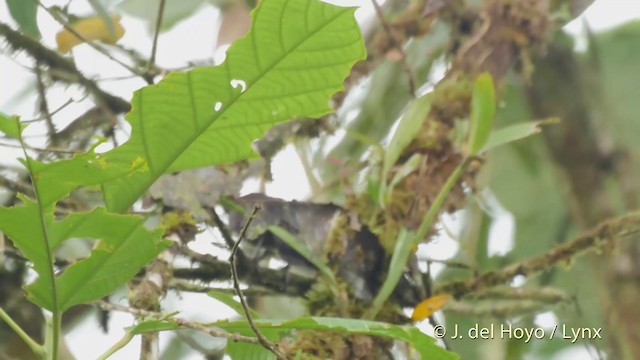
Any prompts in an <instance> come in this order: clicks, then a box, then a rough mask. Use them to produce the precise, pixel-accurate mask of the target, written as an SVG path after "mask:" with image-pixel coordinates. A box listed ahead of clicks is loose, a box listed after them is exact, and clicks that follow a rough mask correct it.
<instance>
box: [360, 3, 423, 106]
mask: <svg viewBox="0 0 640 360" xmlns="http://www.w3.org/2000/svg"><path fill="white" fill-rule="evenodd" d="M371 3H372V4H373V8H374V9H375V11H376V15H377V16H378V19H379V20H380V24H381V25H382V28H383V29H384V31H385V32H386V33H387V36H389V41H390V42H391V46H392V47H394V48H395V49H396V50H397V51H398V52H400V56H401V57H402V58H401V59H400V62H401V63H402V67H403V69H404V71H405V73H406V74H407V77H408V78H409V92H411V95H412V96H415V95H416V81H415V80H414V75H413V71H412V70H411V67H410V66H409V63H408V62H407V54H405V52H404V49H402V44H400V41H399V40H398V39H397V38H396V36H395V35H394V33H393V29H391V26H390V25H389V23H388V22H387V21H386V20H385V18H384V13H383V12H382V8H381V7H380V5H379V4H378V2H377V1H376V0H371Z"/></svg>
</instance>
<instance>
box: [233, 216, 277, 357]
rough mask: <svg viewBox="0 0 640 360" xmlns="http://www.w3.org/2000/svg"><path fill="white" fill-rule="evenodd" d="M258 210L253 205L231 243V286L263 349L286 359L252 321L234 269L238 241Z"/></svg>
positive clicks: (236, 270)
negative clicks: (235, 239) (233, 242)
mask: <svg viewBox="0 0 640 360" xmlns="http://www.w3.org/2000/svg"><path fill="white" fill-rule="evenodd" d="M258 210H260V206H259V205H255V206H254V207H253V212H251V215H250V216H249V219H247V222H246V223H245V224H244V227H243V228H242V230H241V231H240V236H239V238H238V241H237V242H236V243H235V244H233V248H232V249H231V256H230V257H229V263H230V265H231V277H232V278H233V287H234V288H235V289H236V293H237V294H238V297H239V298H240V304H242V309H243V310H244V315H245V317H246V318H247V322H248V323H249V326H250V327H251V330H253V332H254V333H255V334H256V337H257V338H258V342H259V343H260V345H262V346H263V347H264V348H265V349H267V350H269V351H271V352H272V353H273V354H274V355H275V356H276V358H278V359H280V360H286V359H287V357H286V356H284V354H282V353H281V352H280V350H278V347H277V346H276V344H274V343H272V342H271V341H269V340H268V339H267V338H266V337H265V336H264V335H262V333H261V332H260V330H259V329H258V327H257V326H256V324H255V323H254V322H253V318H252V316H251V310H250V309H249V305H248V304H247V300H246V299H245V298H244V295H242V290H241V289H240V281H239V280H238V269H236V253H237V252H238V248H239V247H240V242H241V241H242V239H243V238H244V236H245V234H246V232H247V229H248V228H249V225H251V221H253V218H254V217H255V216H256V213H257V212H258Z"/></svg>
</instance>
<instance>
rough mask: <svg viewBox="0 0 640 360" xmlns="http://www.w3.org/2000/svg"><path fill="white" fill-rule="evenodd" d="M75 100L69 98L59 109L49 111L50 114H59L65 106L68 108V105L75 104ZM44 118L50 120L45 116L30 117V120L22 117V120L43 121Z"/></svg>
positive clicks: (26, 121) (27, 121)
mask: <svg viewBox="0 0 640 360" xmlns="http://www.w3.org/2000/svg"><path fill="white" fill-rule="evenodd" d="M73 102H74V101H73V99H68V100H67V101H66V102H65V103H64V104H62V105H60V106H59V107H58V108H57V109H55V110H53V111H51V112H50V113H49V116H53V115H55V114H57V113H58V112H60V111H61V110H63V109H64V108H66V107H67V106H69V105H71V104H73ZM42 120H47V121H48V119H47V118H46V117H45V116H40V117H37V118H35V119H28V120H23V119H20V122H22V123H25V124H28V123H34V122H39V121H42ZM47 126H48V124H47Z"/></svg>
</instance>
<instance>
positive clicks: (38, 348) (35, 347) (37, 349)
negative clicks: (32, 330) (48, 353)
mask: <svg viewBox="0 0 640 360" xmlns="http://www.w3.org/2000/svg"><path fill="white" fill-rule="evenodd" d="M0 320H4V322H5V323H7V325H9V327H10V328H11V329H12V330H13V331H14V332H15V333H16V334H17V335H18V337H20V339H22V341H24V342H25V344H27V346H29V348H30V349H31V351H33V352H34V353H35V354H36V355H39V356H40V357H43V358H44V355H45V351H44V349H43V347H42V345H40V344H38V343H37V342H36V341H35V340H33V339H32V338H31V336H29V334H27V332H26V331H24V330H23V329H22V328H21V327H20V325H18V324H17V323H16V322H15V321H14V320H13V319H12V318H11V316H9V314H7V313H6V312H5V311H4V310H3V309H2V308H1V307H0Z"/></svg>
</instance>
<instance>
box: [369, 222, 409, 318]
mask: <svg viewBox="0 0 640 360" xmlns="http://www.w3.org/2000/svg"><path fill="white" fill-rule="evenodd" d="M413 246H414V245H413V234H411V233H410V232H408V231H407V229H405V228H402V229H400V233H399V234H398V238H397V240H396V246H395V248H394V249H393V255H392V256H391V262H390V263H389V271H388V272H387V277H386V279H384V283H383V284H382V288H380V291H379V292H378V294H377V295H376V297H375V299H373V304H372V306H371V308H370V309H369V311H367V312H366V313H365V315H364V317H365V318H366V319H373V318H374V317H375V316H376V315H377V313H378V311H380V309H381V308H382V305H384V303H385V301H387V299H388V298H389V296H391V294H392V293H393V290H395V288H396V285H397V284H398V280H400V277H401V276H402V274H403V273H404V269H405V267H406V266H407V259H408V258H409V254H410V253H411V249H413Z"/></svg>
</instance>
